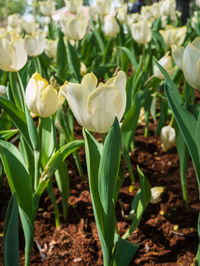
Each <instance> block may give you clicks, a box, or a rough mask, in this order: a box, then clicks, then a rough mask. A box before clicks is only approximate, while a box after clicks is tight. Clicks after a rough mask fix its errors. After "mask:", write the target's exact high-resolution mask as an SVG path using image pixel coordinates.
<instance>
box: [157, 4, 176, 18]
mask: <svg viewBox="0 0 200 266" xmlns="http://www.w3.org/2000/svg"><path fill="white" fill-rule="evenodd" d="M160 9H161V14H162V15H165V16H168V15H171V14H173V13H175V11H176V0H163V1H161V2H160Z"/></svg>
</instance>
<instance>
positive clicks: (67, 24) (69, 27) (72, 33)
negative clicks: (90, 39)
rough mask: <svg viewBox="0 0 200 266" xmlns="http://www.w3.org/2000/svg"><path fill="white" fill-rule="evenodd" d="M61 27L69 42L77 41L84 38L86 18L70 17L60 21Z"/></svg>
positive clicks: (86, 26)
mask: <svg viewBox="0 0 200 266" xmlns="http://www.w3.org/2000/svg"><path fill="white" fill-rule="evenodd" d="M61 27H62V31H63V33H64V34H65V35H66V36H67V38H68V39H69V40H74V41H79V40H81V39H83V38H84V37H85V34H86V31H87V28H88V19H87V18H86V17H74V16H70V17H68V18H66V19H63V20H61Z"/></svg>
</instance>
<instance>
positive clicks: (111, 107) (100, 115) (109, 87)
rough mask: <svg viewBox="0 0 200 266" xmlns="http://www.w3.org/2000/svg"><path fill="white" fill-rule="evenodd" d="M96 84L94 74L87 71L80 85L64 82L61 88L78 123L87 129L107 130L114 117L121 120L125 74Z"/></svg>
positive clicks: (121, 73)
mask: <svg viewBox="0 0 200 266" xmlns="http://www.w3.org/2000/svg"><path fill="white" fill-rule="evenodd" d="M96 86H97V78H96V76H95V75H94V74H93V73H90V74H86V75H85V76H84V77H83V79H82V82H81V84H76V83H70V82H66V83H65V84H64V85H63V86H62V87H61V93H62V95H63V96H64V97H65V98H66V99H67V101H68V103H69V106H70V108H71V110H72V112H73V113H74V116H75V118H76V120H77V121H78V123H79V124H80V125H81V126H83V127H85V128H87V129H88V130H90V131H93V132H98V133H106V132H108V131H109V129H110V127H111V125H112V123H113V121H114V119H115V117H118V119H119V121H120V120H121V118H122V116H123V113H124V110H125V107H126V74H125V73H124V72H123V71H119V72H118V74H117V76H116V77H113V78H111V79H109V80H108V81H107V82H106V83H105V84H103V83H100V84H99V85H98V87H96Z"/></svg>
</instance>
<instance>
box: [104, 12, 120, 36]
mask: <svg viewBox="0 0 200 266" xmlns="http://www.w3.org/2000/svg"><path fill="white" fill-rule="evenodd" d="M104 32H105V34H106V35H107V36H109V37H115V36H116V35H117V34H118V33H119V32H120V28H119V25H118V23H117V21H116V19H115V17H114V16H112V15H108V16H105V18H104Z"/></svg>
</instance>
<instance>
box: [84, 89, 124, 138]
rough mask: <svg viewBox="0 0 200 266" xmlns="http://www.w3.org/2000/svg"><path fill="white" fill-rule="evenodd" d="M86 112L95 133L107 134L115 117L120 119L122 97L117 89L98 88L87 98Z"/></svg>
mask: <svg viewBox="0 0 200 266" xmlns="http://www.w3.org/2000/svg"><path fill="white" fill-rule="evenodd" d="M87 110H88V112H89V114H90V115H91V117H92V121H91V122H92V124H93V128H94V130H95V132H99V133H105V132H107V131H108V130H109V129H110V127H111V125H112V123H113V121H114V118H115V116H117V117H118V119H119V120H120V119H121V113H122V112H121V110H122V97H121V93H120V91H119V90H118V89H116V88H115V87H112V86H107V85H102V86H99V87H98V88H97V89H96V90H95V91H94V92H93V93H91V94H90V96H89V98H88V106H87Z"/></svg>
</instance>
